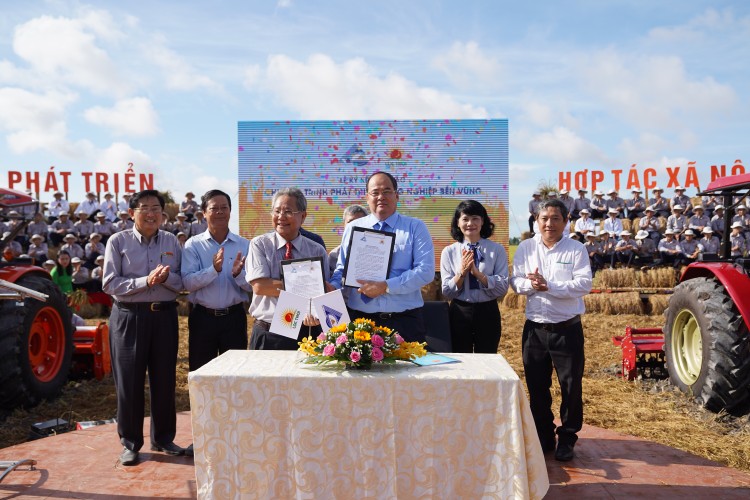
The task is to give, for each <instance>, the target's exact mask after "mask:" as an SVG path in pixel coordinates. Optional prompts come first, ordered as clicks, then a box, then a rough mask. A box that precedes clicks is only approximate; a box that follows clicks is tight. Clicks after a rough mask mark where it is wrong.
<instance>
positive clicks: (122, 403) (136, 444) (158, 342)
mask: <svg viewBox="0 0 750 500" xmlns="http://www.w3.org/2000/svg"><path fill="white" fill-rule="evenodd" d="M163 210H164V198H163V197H162V196H161V195H160V194H159V192H158V191H155V190H150V189H149V190H145V191H141V192H140V193H136V194H135V195H133V197H132V198H131V199H130V208H129V209H128V212H129V213H130V216H131V217H132V218H133V220H134V221H135V225H134V226H133V228H132V229H127V230H124V231H120V232H118V233H116V234H115V235H113V236H112V237H111V238H109V241H107V249H106V252H105V256H104V271H103V276H104V277H103V283H102V288H103V290H104V291H105V292H106V293H108V294H109V295H111V296H112V298H113V299H114V304H113V306H112V314H111V316H110V319H109V343H110V353H111V357H112V375H113V377H114V380H115V390H116V393H117V432H118V434H119V435H120V442H121V443H122V444H123V446H124V447H125V449H124V450H123V451H122V454H121V455H120V463H121V464H122V465H135V464H136V463H137V462H138V452H139V450H140V449H141V447H142V446H143V416H144V407H145V401H144V399H145V398H144V395H143V391H144V388H145V383H146V372H148V382H149V390H150V396H151V450H152V451H163V452H164V453H167V454H168V455H182V454H184V453H185V450H184V449H183V448H181V447H180V446H177V445H176V444H175V443H174V437H175V433H176V427H177V417H176V413H175V385H176V373H175V372H176V368H177V345H178V336H179V333H178V323H177V302H176V301H175V299H176V297H177V294H178V293H179V292H180V291H181V290H182V278H181V277H180V258H181V250H180V244H179V243H178V241H177V238H176V237H175V235H173V234H171V233H168V232H165V231H160V230H159V224H160V223H161V213H162V211H163Z"/></svg>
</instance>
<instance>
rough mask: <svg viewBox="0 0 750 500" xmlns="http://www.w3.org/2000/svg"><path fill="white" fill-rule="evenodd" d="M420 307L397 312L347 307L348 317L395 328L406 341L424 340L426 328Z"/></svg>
mask: <svg viewBox="0 0 750 500" xmlns="http://www.w3.org/2000/svg"><path fill="white" fill-rule="evenodd" d="M422 309H423V308H421V307H417V308H414V309H408V310H406V311H403V312H398V313H366V312H363V311H358V310H356V309H349V318H351V320H352V321H354V320H355V319H357V318H367V319H371V320H372V321H374V322H375V324H376V325H378V326H387V327H388V328H390V329H391V330H396V331H397V332H398V333H399V335H401V336H402V337H403V338H404V340H406V341H407V342H425V336H426V334H427V330H426V329H425V327H424V316H423V313H422Z"/></svg>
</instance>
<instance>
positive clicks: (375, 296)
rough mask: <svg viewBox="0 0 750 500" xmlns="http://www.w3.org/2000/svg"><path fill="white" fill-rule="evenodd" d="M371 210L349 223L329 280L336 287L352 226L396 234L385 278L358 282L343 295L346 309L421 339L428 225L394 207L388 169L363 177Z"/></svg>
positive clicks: (431, 263) (431, 272)
mask: <svg viewBox="0 0 750 500" xmlns="http://www.w3.org/2000/svg"><path fill="white" fill-rule="evenodd" d="M366 186H367V205H368V207H369V208H370V215H368V216H366V217H362V218H361V219H357V220H354V221H352V222H351V223H349V225H347V227H346V228H345V229H344V235H343V237H342V239H341V251H340V252H339V260H338V263H337V265H336V271H335V272H334V274H333V278H332V279H331V284H332V285H333V286H335V287H337V288H341V286H342V281H343V279H342V278H343V276H342V275H343V272H344V267H345V265H346V259H347V252H348V250H349V240H350V239H351V236H352V228H353V227H367V228H373V229H379V230H381V231H388V232H392V233H395V234H396V241H395V246H394V250H393V252H394V253H393V256H392V262H391V272H390V276H389V277H388V279H387V280H386V281H369V280H367V281H360V283H361V286H360V287H359V288H358V289H356V291H357V292H358V293H354V291H355V289H352V290H351V292H352V293H349V295H348V303H347V306H348V307H349V309H350V311H349V314H350V316H351V318H352V319H354V318H369V319H371V320H373V321H375V323H377V324H378V325H383V326H387V327H388V328H392V329H394V330H397V331H398V332H399V333H400V334H401V336H402V337H404V338H405V339H406V340H409V341H417V342H424V340H425V333H426V332H425V327H424V319H423V316H422V308H423V306H424V301H423V300H422V287H423V286H424V285H426V284H428V283H430V282H432V281H433V280H434V279H435V250H434V247H433V244H432V237H431V236H430V233H429V232H428V230H427V226H426V225H425V224H424V222H422V221H421V220H419V219H416V218H414V217H407V216H405V215H401V214H399V213H398V212H397V205H398V199H399V196H398V183H397V181H396V179H395V177H393V176H392V175H391V174H389V173H387V172H376V173H374V174H372V175H371V176H370V177H368V179H367V184H366Z"/></svg>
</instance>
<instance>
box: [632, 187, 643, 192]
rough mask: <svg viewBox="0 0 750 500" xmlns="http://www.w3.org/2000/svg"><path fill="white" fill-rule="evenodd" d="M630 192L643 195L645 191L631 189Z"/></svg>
mask: <svg viewBox="0 0 750 500" xmlns="http://www.w3.org/2000/svg"><path fill="white" fill-rule="evenodd" d="M630 192H631V193H642V192H643V191H641V190H640V189H638V188H633V189H631V190H630Z"/></svg>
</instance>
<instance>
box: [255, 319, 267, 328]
mask: <svg viewBox="0 0 750 500" xmlns="http://www.w3.org/2000/svg"><path fill="white" fill-rule="evenodd" d="M253 324H257V325H259V326H261V327H263V329H264V330H270V329H271V323H269V322H268V321H263V320H262V319H256V320H255V321H254V322H253Z"/></svg>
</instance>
